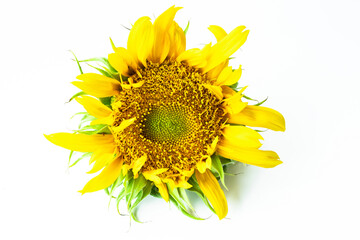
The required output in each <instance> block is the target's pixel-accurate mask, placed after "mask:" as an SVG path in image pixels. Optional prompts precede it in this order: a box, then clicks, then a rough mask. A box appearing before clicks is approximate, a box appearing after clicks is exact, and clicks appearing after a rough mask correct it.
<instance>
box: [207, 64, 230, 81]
mask: <svg viewBox="0 0 360 240" xmlns="http://www.w3.org/2000/svg"><path fill="white" fill-rule="evenodd" d="M228 65H229V59H227V60H226V61H224V62H222V63H220V64H219V65H217V66H216V67H214V68H213V69H211V70H210V71H208V72H207V74H206V76H207V77H208V79H209V80H216V79H217V78H218V77H219V75H220V73H221V72H222V71H223V70H224V69H225V68H226V67H227V66H228Z"/></svg>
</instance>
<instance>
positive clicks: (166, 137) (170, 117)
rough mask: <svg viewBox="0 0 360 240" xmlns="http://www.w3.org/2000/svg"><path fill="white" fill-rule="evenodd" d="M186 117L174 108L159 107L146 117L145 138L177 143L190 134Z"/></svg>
mask: <svg viewBox="0 0 360 240" xmlns="http://www.w3.org/2000/svg"><path fill="white" fill-rule="evenodd" d="M187 125H188V123H187V119H186V115H185V113H184V112H183V111H181V110H179V109H177V108H173V107H171V106H170V107H169V106H168V107H158V108H156V109H153V110H152V111H151V112H150V114H148V115H147V116H146V120H145V121H144V130H145V131H144V132H145V136H146V137H147V138H149V139H151V140H154V141H171V142H173V141H177V140H179V139H180V138H182V137H184V136H185V135H186V134H187V133H188V127H187Z"/></svg>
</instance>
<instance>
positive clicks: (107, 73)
mask: <svg viewBox="0 0 360 240" xmlns="http://www.w3.org/2000/svg"><path fill="white" fill-rule="evenodd" d="M87 65H89V66H90V67H92V68H94V69H96V70H98V71H99V72H100V73H101V74H102V75H104V76H105V77H109V78H116V77H115V76H114V75H113V74H112V73H111V72H110V71H107V70H108V69H107V68H105V67H103V66H101V67H102V68H104V69H101V68H98V67H95V66H93V65H91V64H89V63H88V64H87Z"/></svg>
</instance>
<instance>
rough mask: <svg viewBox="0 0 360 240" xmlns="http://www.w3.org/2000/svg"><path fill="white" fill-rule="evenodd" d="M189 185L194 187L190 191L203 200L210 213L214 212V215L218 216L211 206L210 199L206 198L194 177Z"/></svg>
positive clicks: (189, 181)
mask: <svg viewBox="0 0 360 240" xmlns="http://www.w3.org/2000/svg"><path fill="white" fill-rule="evenodd" d="M188 183H190V184H191V185H192V187H191V188H189V191H192V192H194V193H196V194H197V195H198V196H199V197H200V198H201V200H202V201H203V202H204V203H205V205H206V206H207V207H208V208H209V209H210V211H212V212H213V213H214V214H216V212H215V210H214V208H213V207H212V206H211V205H210V203H209V201H208V199H207V198H206V197H205V194H204V193H203V192H202V191H201V189H200V186H199V184H198V182H197V180H196V178H194V176H192V177H191V178H189V180H188Z"/></svg>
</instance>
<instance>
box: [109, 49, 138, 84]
mask: <svg viewBox="0 0 360 240" xmlns="http://www.w3.org/2000/svg"><path fill="white" fill-rule="evenodd" d="M108 59H109V63H110V64H111V66H113V67H114V68H115V69H116V70H117V71H118V72H119V73H120V74H122V75H124V76H128V77H129V76H131V75H132V74H133V73H135V72H136V70H137V68H138V63H137V61H136V58H135V57H134V56H133V55H132V54H131V52H129V51H128V50H127V49H125V48H122V47H118V48H116V49H115V53H111V54H109V55H108Z"/></svg>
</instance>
